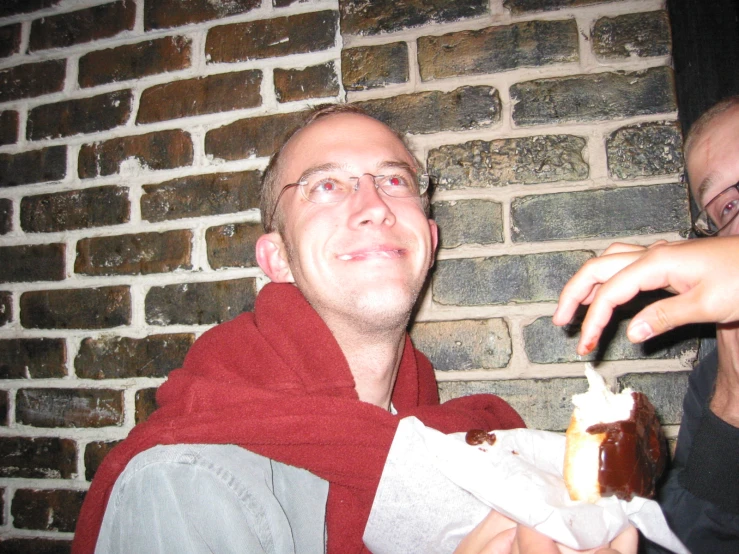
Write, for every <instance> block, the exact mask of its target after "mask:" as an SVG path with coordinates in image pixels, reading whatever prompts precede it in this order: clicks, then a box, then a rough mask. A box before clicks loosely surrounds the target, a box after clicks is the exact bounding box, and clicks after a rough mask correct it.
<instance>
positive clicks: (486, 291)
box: [0, 0, 696, 552]
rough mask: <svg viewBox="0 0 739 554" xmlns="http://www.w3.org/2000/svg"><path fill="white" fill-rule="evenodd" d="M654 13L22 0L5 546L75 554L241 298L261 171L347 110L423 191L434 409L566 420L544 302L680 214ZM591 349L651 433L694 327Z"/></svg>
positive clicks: (594, 2) (8, 315) (3, 39)
mask: <svg viewBox="0 0 739 554" xmlns="http://www.w3.org/2000/svg"><path fill="white" fill-rule="evenodd" d="M670 44H671V39H670V36H669V30H668V24H667V15H666V12H665V8H664V2H663V0H623V1H599V0H470V1H467V2H443V1H440V2H421V1H420V0H406V1H402V2H398V1H397V0H396V1H393V2H390V1H385V0H382V1H377V2H348V1H346V2H345V1H344V0H341V1H339V2H337V1H336V0H320V1H315V0H312V1H304V2H296V1H291V0H272V1H270V0H261V1H260V0H233V1H228V2H227V1H223V2H212V1H208V0H187V1H185V0H114V1H111V0H14V1H10V2H3V3H2V4H1V5H0V259H1V260H2V263H0V535H2V537H1V539H0V540H2V547H1V548H2V550H3V551H5V552H67V551H68V549H69V542H68V541H69V540H70V539H71V537H72V532H73V529H74V525H75V521H76V516H77V512H78V510H79V506H80V503H81V501H82V498H83V496H84V491H85V490H86V488H87V486H88V484H89V481H90V479H91V478H92V476H93V475H94V473H95V469H96V467H97V466H98V464H99V463H100V460H101V459H102V458H103V456H104V455H105V453H106V452H107V451H108V450H109V449H110V448H111V446H112V445H114V444H115V443H116V441H118V440H120V439H122V438H123V437H125V436H126V434H127V433H128V431H129V430H130V429H131V427H132V426H133V425H135V423H136V422H138V421H141V420H143V419H145V418H146V417H147V415H148V414H149V413H150V412H151V410H152V409H154V392H155V390H156V387H157V386H158V385H159V384H161V383H162V382H163V381H164V379H165V378H166V376H167V374H168V372H169V371H171V370H172V369H174V368H176V367H178V366H179V364H180V363H181V361H182V359H183V357H184V355H185V353H186V352H187V349H188V347H189V346H190V345H191V344H192V341H193V340H194V339H195V338H196V337H197V336H199V335H200V334H201V333H202V332H203V331H204V330H206V329H208V328H209V327H211V326H212V325H215V324H217V323H220V322H222V321H226V320H228V319H230V318H232V317H234V316H235V315H236V314H238V313H239V312H241V311H243V310H249V309H251V308H252V306H253V302H254V297H255V294H256V292H257V291H258V289H259V288H260V287H261V286H262V285H263V284H264V283H265V277H264V276H263V274H262V273H261V272H260V270H259V269H258V268H257V266H256V263H255V260H254V255H253V245H254V242H255V240H256V237H258V235H259V233H260V227H259V212H258V209H257V204H258V186H259V175H260V171H261V170H263V168H264V167H265V165H266V161H267V156H268V155H269V154H270V153H271V151H272V150H273V147H274V145H275V144H276V142H277V141H279V140H280V138H281V137H282V136H283V135H284V133H285V132H286V131H287V130H288V129H289V128H291V127H292V126H293V125H294V123H295V121H296V119H297V114H298V112H299V111H300V110H302V109H304V108H305V107H306V106H308V105H312V104H316V103H323V102H335V101H341V100H348V101H350V102H359V103H361V104H362V105H364V106H365V107H366V108H367V109H368V110H369V111H370V112H372V113H374V114H376V115H377V116H378V117H380V118H381V119H384V120H387V121H388V122H391V123H392V124H393V125H394V126H395V127H396V128H398V129H399V130H401V131H403V132H405V133H407V134H408V136H409V140H410V144H411V145H412V148H413V150H414V152H415V153H416V154H417V155H418V156H419V158H421V159H423V160H425V161H426V163H427V165H428V167H429V169H430V170H431V171H432V172H433V173H435V174H436V175H437V176H438V183H437V186H436V190H435V194H434V204H433V210H434V214H435V217H436V219H437V221H438V222H439V224H440V227H441V250H440V252H439V256H438V261H437V264H436V267H435V269H434V272H433V275H432V280H431V284H430V286H429V287H428V289H427V291H426V294H425V296H424V298H423V300H422V302H421V304H420V308H419V312H418V317H417V323H416V324H415V326H414V327H413V329H412V334H413V338H414V339H415V341H416V343H417V344H418V346H419V347H420V348H421V349H422V350H424V351H425V352H427V353H428V354H429V356H430V358H431V359H432V361H433V362H434V363H435V366H436V368H437V375H438V378H439V381H440V391H441V395H442V397H443V398H449V397H452V396H456V395H461V394H469V393H472V392H479V391H484V392H494V393H498V394H500V395H502V396H503V397H505V398H506V399H508V400H509V401H510V402H511V403H512V404H513V405H514V406H515V407H516V408H517V409H519V410H520V412H521V413H522V414H523V415H524V417H525V419H526V420H527V421H528V422H529V424H530V426H532V427H538V428H544V429H553V430H562V429H564V427H565V426H566V424H567V419H568V417H569V413H570V405H569V397H570V395H571V394H573V393H575V392H579V391H582V390H584V386H585V384H584V380H583V379H582V377H581V375H582V371H583V361H582V360H580V359H578V358H577V356H576V355H575V349H574V345H575V343H576V340H577V335H576V329H572V330H570V332H563V331H562V330H561V329H558V328H555V327H553V326H552V325H551V315H552V313H553V311H554V307H555V301H556V298H557V295H558V293H559V290H560V289H561V287H562V285H563V284H564V283H565V281H566V280H567V278H568V277H569V276H570V275H571V274H572V273H573V272H574V271H575V270H576V268H577V267H579V265H580V264H581V263H582V262H583V261H584V260H586V259H588V258H589V257H591V256H593V255H596V254H597V253H599V252H600V251H602V250H603V249H604V248H605V247H606V246H607V245H608V244H610V243H611V242H612V241H614V240H627V241H633V242H638V243H641V244H649V243H651V242H653V241H655V240H657V239H676V238H678V236H679V235H678V232H679V231H680V230H682V229H684V228H686V227H687V226H688V220H689V218H688V202H687V194H686V190H685V187H684V186H683V185H682V184H680V182H679V175H680V173H681V171H682V158H681V155H680V146H681V136H680V133H679V130H678V126H677V123H676V116H677V114H676V101H675V93H674V87H673V80H672V70H671V67H670V64H671V60H670ZM633 309H634V307H633V306H631V307H630V308H629V309H626V310H624V311H623V312H622V314H621V316H620V320H619V321H617V322H616V323H615V324H614V325H613V327H612V328H611V329H610V331H609V334H610V337H611V339H612V340H610V341H609V342H608V343H604V344H603V345H602V348H601V349H600V350H599V352H598V356H599V357H600V358H601V359H602V360H603V362H602V363H601V364H600V366H599V368H600V370H601V371H602V373H603V374H604V375H605V376H606V377H607V378H608V379H609V381H611V382H612V383H615V382H619V383H622V384H624V385H626V384H628V385H631V386H633V387H635V388H638V389H640V390H643V391H645V392H647V393H648V394H649V395H650V396H651V397H652V399H653V400H654V402H655V404H657V406H658V410H659V412H660V415H661V417H662V419H663V421H664V423H665V424H666V425H667V427H666V428H667V431H668V434H669V435H670V436H671V437H674V436H675V435H676V431H677V428H676V426H677V424H678V423H679V420H680V412H681V408H680V400H681V397H682V393H683V390H684V387H685V382H686V375H687V371H688V370H689V367H690V362H691V360H692V359H693V357H694V351H695V346H696V343H695V340H694V339H693V338H691V337H692V333H691V332H690V331H689V332H685V331H683V332H680V333H676V334H673V335H672V336H670V337H668V338H667V339H663V340H659V341H655V342H653V343H651V344H649V345H647V346H646V347H635V346H633V345H631V344H630V343H628V341H626V340H625V338H624V336H623V332H622V331H623V327H624V325H625V323H626V322H627V320H628V317H629V315H630V314H632V313H633Z"/></svg>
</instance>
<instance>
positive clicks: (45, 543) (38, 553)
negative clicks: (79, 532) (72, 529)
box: [0, 538, 72, 554]
mask: <svg viewBox="0 0 739 554" xmlns="http://www.w3.org/2000/svg"><path fill="white" fill-rule="evenodd" d="M0 550H2V552H3V554H71V552H72V541H63V540H53V539H33V538H30V539H12V538H11V539H0Z"/></svg>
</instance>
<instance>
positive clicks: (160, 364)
mask: <svg viewBox="0 0 739 554" xmlns="http://www.w3.org/2000/svg"><path fill="white" fill-rule="evenodd" d="M194 340H195V337H194V335H192V334H188V333H182V334H168V335H150V336H148V337H144V338H142V339H135V338H129V337H110V336H104V337H100V338H98V339H92V338H87V339H84V340H83V341H82V344H80V350H79V352H78V353H77V357H76V358H75V359H74V367H75V370H76V372H77V376H78V377H80V378H82V379H123V378H128V377H166V376H167V375H168V374H169V372H170V371H172V370H173V369H177V368H178V367H180V366H181V365H182V362H183V361H184V359H185V354H187V351H188V350H189V349H190V347H191V346H192V343H193V341H194Z"/></svg>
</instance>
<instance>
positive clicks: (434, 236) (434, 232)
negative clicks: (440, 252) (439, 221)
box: [429, 219, 439, 267]
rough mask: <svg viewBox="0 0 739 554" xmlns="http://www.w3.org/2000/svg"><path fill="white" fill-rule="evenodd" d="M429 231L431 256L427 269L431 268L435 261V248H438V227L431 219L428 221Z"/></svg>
mask: <svg viewBox="0 0 739 554" xmlns="http://www.w3.org/2000/svg"><path fill="white" fill-rule="evenodd" d="M429 231H431V253H432V254H433V256H431V262H429V267H432V266H433V265H434V261H435V260H436V248H437V247H438V246H439V226H438V225H436V221H434V220H433V219H429Z"/></svg>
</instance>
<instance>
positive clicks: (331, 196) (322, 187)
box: [300, 173, 353, 204]
mask: <svg viewBox="0 0 739 554" xmlns="http://www.w3.org/2000/svg"><path fill="white" fill-rule="evenodd" d="M300 185H301V186H300V189H301V191H302V192H303V196H305V199H306V200H308V201H309V202H313V203H314V204H330V203H333V202H341V201H342V200H343V199H344V198H345V197H346V195H347V194H349V193H350V192H351V190H352V188H353V187H352V184H351V182H350V181H349V178H348V177H346V176H342V175H335V174H330V173H317V174H315V175H311V176H310V177H309V178H308V179H307V180H305V181H302V182H301V183H300Z"/></svg>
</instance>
